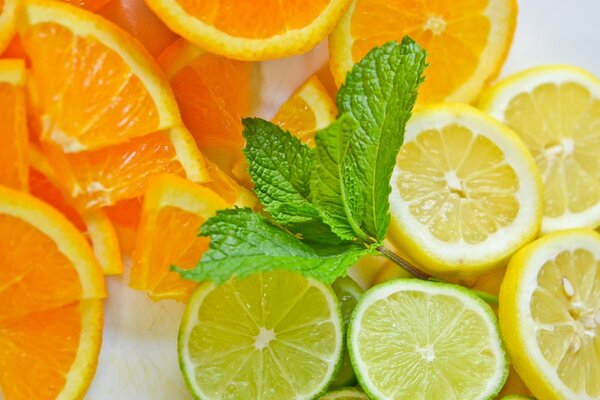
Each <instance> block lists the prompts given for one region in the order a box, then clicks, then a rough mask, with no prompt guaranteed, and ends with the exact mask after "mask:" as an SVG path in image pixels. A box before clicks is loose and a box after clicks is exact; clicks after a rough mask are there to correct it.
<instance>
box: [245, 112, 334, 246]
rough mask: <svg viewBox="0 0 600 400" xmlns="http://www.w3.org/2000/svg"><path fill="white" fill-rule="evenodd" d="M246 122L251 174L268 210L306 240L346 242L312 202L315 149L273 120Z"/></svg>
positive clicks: (247, 156)
mask: <svg viewBox="0 0 600 400" xmlns="http://www.w3.org/2000/svg"><path fill="white" fill-rule="evenodd" d="M243 123H244V127H245V129H244V137H245V139H246V147H245V148H244V155H245V156H246V159H247V160H248V172H249V173H250V176H251V177H252V180H253V182H254V192H255V193H256V195H257V197H258V199H259V200H260V202H261V203H262V205H263V206H264V209H265V211H266V212H268V213H269V214H270V215H271V217H272V218H273V220H274V221H276V222H277V223H279V224H282V225H284V226H285V227H286V228H288V229H289V230H290V231H292V232H294V233H297V234H300V235H301V236H302V237H303V238H304V239H305V240H308V241H310V242H326V243H331V244H338V243H340V242H342V239H340V237H338V235H336V234H334V233H333V232H332V230H331V228H329V227H328V226H327V225H326V224H325V223H323V221H322V219H321V214H320V213H319V212H318V210H317V209H316V208H315V207H314V206H313V204H312V202H311V200H310V175H311V170H312V162H313V158H312V150H311V149H310V148H309V147H308V146H306V145H305V144H302V143H301V142H300V140H299V139H298V138H296V137H295V136H293V135H292V134H290V133H289V132H287V131H284V130H283V129H281V128H280V127H279V126H277V125H275V124H273V123H271V122H269V121H265V120H262V119H259V118H247V119H244V121H243Z"/></svg>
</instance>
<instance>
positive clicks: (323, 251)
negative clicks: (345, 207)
mask: <svg viewBox="0 0 600 400" xmlns="http://www.w3.org/2000/svg"><path fill="white" fill-rule="evenodd" d="M201 236H210V237H211V241H210V247H209V250H208V251H207V252H206V253H205V254H204V256H203V257H202V259H201V260H200V262H199V263H198V266H197V267H196V268H195V269H193V270H180V269H177V268H175V269H176V270H177V271H178V272H179V273H180V274H181V275H182V276H183V277H184V278H186V279H190V280H194V281H206V280H211V281H214V282H216V283H217V284H220V283H223V282H225V281H226V280H228V279H229V278H231V277H232V276H238V277H244V276H247V275H250V274H252V273H254V272H260V271H271V270H274V269H286V270H288V271H295V272H300V273H302V274H303V275H305V276H311V277H314V278H316V279H318V280H320V281H322V282H325V283H331V282H333V281H334V280H335V279H336V278H337V277H339V276H342V275H345V274H346V270H347V269H348V267H350V266H351V265H353V264H354V263H356V261H358V259H359V258H360V257H361V256H362V255H365V254H369V253H370V252H372V251H373V250H371V249H367V248H365V247H362V246H358V245H353V244H345V245H340V246H331V245H328V246H314V247H311V246H309V245H308V244H306V243H305V242H303V241H301V240H299V239H298V238H297V237H295V236H294V235H292V234H290V233H288V232H286V231H284V230H282V229H281V228H280V227H279V226H277V225H274V224H273V223H271V222H270V221H269V220H268V219H267V218H265V217H264V216H262V215H261V214H258V213H255V212H253V211H252V210H250V209H248V208H245V209H241V208H236V209H229V210H222V211H219V212H218V213H217V215H216V216H215V217H213V218H210V219H209V220H207V221H206V222H205V223H204V225H203V226H202V230H201Z"/></svg>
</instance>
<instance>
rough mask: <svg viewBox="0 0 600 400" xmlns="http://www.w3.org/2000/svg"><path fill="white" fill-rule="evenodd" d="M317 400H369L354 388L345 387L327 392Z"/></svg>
mask: <svg viewBox="0 0 600 400" xmlns="http://www.w3.org/2000/svg"><path fill="white" fill-rule="evenodd" d="M319 400H369V398H368V397H367V395H366V394H364V393H363V392H361V391H360V390H358V389H356V388H353V387H346V388H339V389H336V390H332V391H330V392H327V393H326V394H325V396H323V397H321V398H320V399H319Z"/></svg>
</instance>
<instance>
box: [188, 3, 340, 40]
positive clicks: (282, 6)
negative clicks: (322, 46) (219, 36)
mask: <svg viewBox="0 0 600 400" xmlns="http://www.w3.org/2000/svg"><path fill="white" fill-rule="evenodd" d="M178 2H179V4H180V5H181V7H182V8H183V9H184V10H185V11H186V12H187V13H188V14H190V15H191V16H193V17H196V18H198V19H199V20H200V21H202V22H204V23H206V24H208V25H212V26H214V27H215V28H216V29H218V30H220V31H222V32H224V33H227V34H229V35H231V36H235V37H240V38H251V39H262V38H268V37H272V36H275V35H278V34H282V33H285V32H286V31H289V30H294V29H301V28H303V27H305V26H307V25H309V24H310V23H311V22H313V21H314V20H315V19H316V18H317V17H318V16H319V14H321V12H322V11H323V10H324V9H325V8H326V7H327V5H328V4H329V1H328V0H304V1H300V0H255V1H239V0H203V1H196V0H179V1H178Z"/></svg>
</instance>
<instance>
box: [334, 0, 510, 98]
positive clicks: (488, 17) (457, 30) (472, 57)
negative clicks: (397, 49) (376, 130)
mask: <svg viewBox="0 0 600 400" xmlns="http://www.w3.org/2000/svg"><path fill="white" fill-rule="evenodd" d="M516 17H517V2H516V0H439V1H422V0H397V1H393V2H390V1H381V0H354V1H353V3H352V5H351V6H350V8H349V10H348V12H347V13H346V15H345V16H344V17H343V18H342V20H341V21H340V23H339V24H338V26H337V27H336V29H335V31H334V32H333V33H332V34H331V36H330V38H329V52H330V55H331V70H332V73H333V76H334V77H335V80H336V82H337V83H338V85H341V84H342V83H343V82H344V81H345V79H346V74H347V73H348V71H350V69H351V68H352V66H353V65H354V64H355V63H356V62H357V61H359V60H360V59H362V58H363V57H364V56H365V55H366V54H367V53H368V52H369V50H371V49H372V48H373V47H375V46H380V45H382V44H383V43H385V42H387V41H390V40H397V41H400V40H401V39H402V38H403V37H404V36H405V35H410V36H411V37H412V38H413V39H414V40H416V41H417V42H418V43H419V44H420V45H422V46H423V47H425V48H426V49H427V51H428V53H429V58H428V60H429V62H430V66H429V68H428V69H427V73H426V79H425V83H424V84H423V85H422V86H421V88H420V90H419V100H418V101H419V103H431V102H440V101H454V102H465V103H470V102H472V101H474V100H475V99H476V98H477V96H478V95H479V93H480V92H481V89H482V88H483V87H484V86H485V85H486V83H487V82H489V81H490V80H492V79H493V78H494V77H495V76H496V74H497V73H498V71H499V70H500V67H501V66H502V63H503V62H504V59H505V58H506V54H507V53H508V49H509V48H510V44H511V42H512V37H513V33H514V30H515V24H516Z"/></svg>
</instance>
